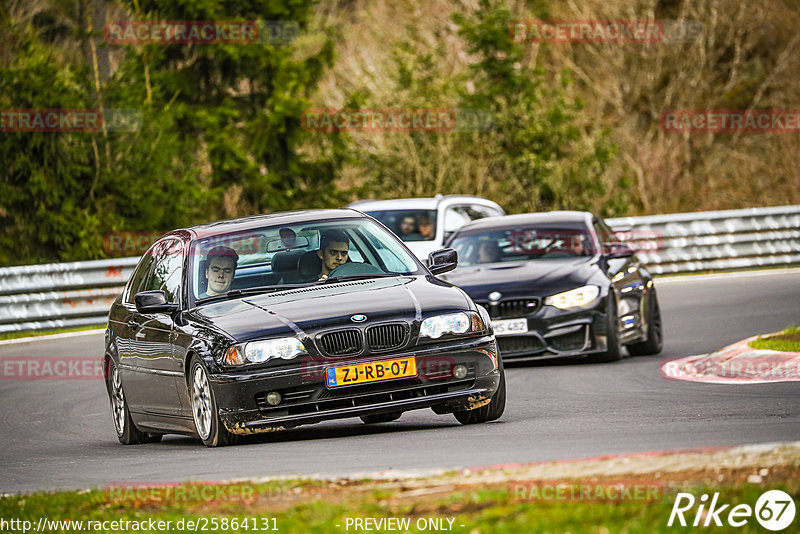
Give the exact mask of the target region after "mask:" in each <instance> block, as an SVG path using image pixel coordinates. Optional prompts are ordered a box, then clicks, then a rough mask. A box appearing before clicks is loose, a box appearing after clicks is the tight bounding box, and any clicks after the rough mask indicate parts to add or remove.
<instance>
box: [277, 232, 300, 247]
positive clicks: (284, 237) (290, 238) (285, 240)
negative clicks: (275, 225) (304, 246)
mask: <svg viewBox="0 0 800 534" xmlns="http://www.w3.org/2000/svg"><path fill="white" fill-rule="evenodd" d="M280 236H281V245H283V248H284V250H291V249H293V248H295V247H296V246H297V234H296V233H295V231H294V230H292V229H291V228H281V229H280Z"/></svg>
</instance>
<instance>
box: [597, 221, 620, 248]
mask: <svg viewBox="0 0 800 534" xmlns="http://www.w3.org/2000/svg"><path fill="white" fill-rule="evenodd" d="M594 231H595V232H596V233H597V238H598V239H599V240H600V242H601V243H602V244H603V245H605V244H607V243H620V239H619V236H617V234H616V233H615V232H614V231H613V230H612V229H611V228H609V226H608V225H607V224H606V223H605V221H603V220H602V219H595V220H594Z"/></svg>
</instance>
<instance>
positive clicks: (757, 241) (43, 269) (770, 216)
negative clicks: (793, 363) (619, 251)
mask: <svg viewBox="0 0 800 534" xmlns="http://www.w3.org/2000/svg"><path fill="white" fill-rule="evenodd" d="M606 222H608V223H609V225H610V226H611V227H612V228H613V229H614V230H615V231H617V232H618V233H619V235H620V237H622V238H623V239H624V240H626V241H628V242H629V243H630V244H631V245H632V246H633V248H634V249H635V250H636V251H637V254H638V255H639V258H640V259H641V260H642V262H643V263H644V264H645V265H646V266H647V268H648V269H649V270H650V272H651V273H653V274H672V273H688V272H694V271H724V270H732V269H745V268H753V267H766V266H790V265H800V206H781V207H774V208H754V209H746V210H729V211H710V212H698V213H680V214H673V215H652V216H647V217H623V218H618V219H607V220H606ZM138 261H139V258H118V259H112V260H100V261H86V262H74V263H54V264H48V265H31V266H21V267H3V268H0V333H2V332H9V331H15V330H42V329H47V328H64V327H73V326H85V325H98V326H99V325H102V324H104V323H105V321H106V318H107V316H108V309H109V307H110V306H111V303H112V302H113V301H114V299H115V298H116V296H117V295H119V293H120V292H121V290H122V286H124V284H125V282H126V281H127V279H128V277H129V276H130V275H131V273H132V272H133V269H134V267H135V266H136V264H137V263H138Z"/></svg>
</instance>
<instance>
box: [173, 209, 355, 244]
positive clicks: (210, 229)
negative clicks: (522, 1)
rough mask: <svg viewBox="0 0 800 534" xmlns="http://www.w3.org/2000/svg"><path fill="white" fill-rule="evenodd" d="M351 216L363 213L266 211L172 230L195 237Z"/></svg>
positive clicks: (343, 211)
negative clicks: (261, 213)
mask: <svg viewBox="0 0 800 534" xmlns="http://www.w3.org/2000/svg"><path fill="white" fill-rule="evenodd" d="M352 217H363V215H362V214H361V213H359V212H358V211H356V210H352V209H319V210H301V211H284V212H279V213H267V214H264V215H253V216H251V217H242V218H239V219H229V220H225V221H216V222H210V223H206V224H198V225H197V226H192V227H189V228H184V229H182V230H175V231H174V232H189V233H191V234H193V235H194V236H195V237H197V238H203V237H206V236H210V235H217V234H226V233H229V232H238V231H246V230H250V229H253V228H261V227H262V226H264V225H278V224H286V225H291V224H298V223H304V222H314V221H319V220H323V219H348V218H352ZM170 233H173V232H170Z"/></svg>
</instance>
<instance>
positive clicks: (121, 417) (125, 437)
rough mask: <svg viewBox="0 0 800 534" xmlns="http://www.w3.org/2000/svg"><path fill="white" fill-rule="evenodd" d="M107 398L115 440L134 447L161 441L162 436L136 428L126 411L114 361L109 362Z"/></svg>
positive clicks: (126, 405) (126, 404)
mask: <svg viewBox="0 0 800 534" xmlns="http://www.w3.org/2000/svg"><path fill="white" fill-rule="evenodd" d="M106 386H107V388H108V398H109V401H110V402H111V417H112V418H113V420H114V429H115V430H116V431H117V439H119V442H120V443H122V444H123V445H136V444H139V443H157V442H159V441H161V436H162V435H163V434H155V433H149V432H143V431H141V430H139V429H138V428H137V427H136V424H135V423H134V422H133V418H132V417H131V412H130V410H129V409H128V401H127V400H126V399H125V391H124V390H123V388H122V379H121V377H120V374H119V368H118V367H117V364H116V363H114V360H111V369H109V373H108V382H107V383H106Z"/></svg>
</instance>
